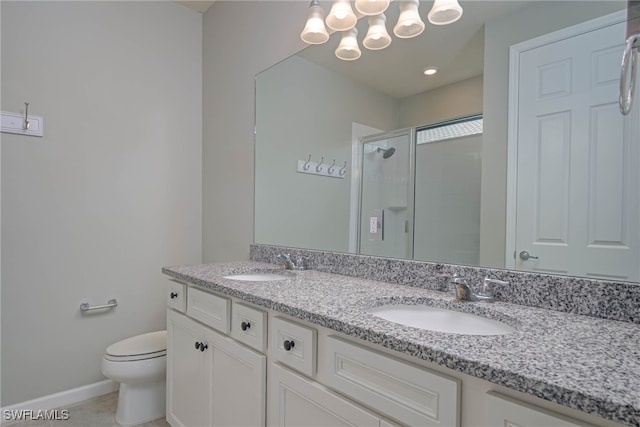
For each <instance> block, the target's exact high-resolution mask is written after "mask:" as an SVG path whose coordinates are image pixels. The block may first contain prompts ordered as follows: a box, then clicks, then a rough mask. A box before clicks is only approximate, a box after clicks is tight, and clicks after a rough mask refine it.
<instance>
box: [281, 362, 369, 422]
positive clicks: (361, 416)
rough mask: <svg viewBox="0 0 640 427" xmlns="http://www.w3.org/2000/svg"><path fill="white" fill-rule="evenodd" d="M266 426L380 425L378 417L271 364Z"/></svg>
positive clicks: (314, 383) (325, 389) (316, 384)
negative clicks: (267, 423) (267, 422)
mask: <svg viewBox="0 0 640 427" xmlns="http://www.w3.org/2000/svg"><path fill="white" fill-rule="evenodd" d="M269 373H270V375H269V382H270V387H269V392H270V398H269V399H270V400H269V405H270V406H269V425H270V426H291V427H293V426H295V427H301V426H376V427H379V426H380V418H379V417H378V416H376V415H374V414H372V413H370V412H368V411H366V410H365V409H363V408H361V407H359V406H357V405H355V404H354V403H352V402H349V401H348V400H346V399H344V398H342V397H340V396H339V395H337V394H335V393H333V392H332V391H330V390H329V389H327V388H325V387H323V386H322V385H320V384H318V383H316V382H314V381H311V380H308V379H306V378H304V377H301V376H299V375H297V374H294V373H293V372H292V371H290V370H288V369H287V368H284V367H282V366H280V365H279V364H277V363H272V364H271V368H270V372H269Z"/></svg>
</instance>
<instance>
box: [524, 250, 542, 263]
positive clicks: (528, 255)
mask: <svg viewBox="0 0 640 427" xmlns="http://www.w3.org/2000/svg"><path fill="white" fill-rule="evenodd" d="M529 258H531V259H538V257H537V256H533V255H531V254H530V253H529V252H527V251H522V252H520V259H521V260H523V261H526V260H528V259H529Z"/></svg>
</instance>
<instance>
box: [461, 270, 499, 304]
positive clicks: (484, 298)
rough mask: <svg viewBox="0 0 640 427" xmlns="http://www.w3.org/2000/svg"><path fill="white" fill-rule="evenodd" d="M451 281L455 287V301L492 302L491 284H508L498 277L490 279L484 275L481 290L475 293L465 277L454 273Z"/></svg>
mask: <svg viewBox="0 0 640 427" xmlns="http://www.w3.org/2000/svg"><path fill="white" fill-rule="evenodd" d="M451 283H453V285H454V286H455V289H456V301H481V302H494V301H495V299H494V295H493V285H508V284H509V282H506V281H504V280H498V279H491V278H490V277H489V276H487V277H485V278H484V280H483V281H482V290H481V291H480V292H478V293H475V292H474V291H473V289H471V286H469V283H468V282H467V279H465V278H463V277H460V276H458V275H454V276H453V277H452V278H451Z"/></svg>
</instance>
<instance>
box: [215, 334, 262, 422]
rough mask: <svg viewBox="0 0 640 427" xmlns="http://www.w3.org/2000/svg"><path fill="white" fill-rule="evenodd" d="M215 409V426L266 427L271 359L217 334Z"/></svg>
mask: <svg viewBox="0 0 640 427" xmlns="http://www.w3.org/2000/svg"><path fill="white" fill-rule="evenodd" d="M207 341H208V342H209V343H210V347H211V352H212V355H211V357H212V362H211V363H212V367H211V369H212V373H213V374H212V378H213V379H212V383H211V395H212V399H211V404H210V405H211V407H212V408H213V410H212V414H211V416H212V423H211V425H213V426H253V427H259V426H264V425H265V417H266V403H265V401H266V399H265V396H266V378H267V372H266V369H267V361H266V359H267V357H266V356H265V355H263V354H260V353H257V352H255V351H253V350H251V349H249V348H247V347H245V346H244V345H242V344H239V343H237V342H235V341H234V340H232V339H231V338H227V337H225V336H223V335H220V334H218V333H216V332H213V331H207Z"/></svg>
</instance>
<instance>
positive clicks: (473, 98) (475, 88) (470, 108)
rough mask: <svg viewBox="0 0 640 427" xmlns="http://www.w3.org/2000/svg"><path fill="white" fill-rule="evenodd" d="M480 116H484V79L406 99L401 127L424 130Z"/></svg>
mask: <svg viewBox="0 0 640 427" xmlns="http://www.w3.org/2000/svg"><path fill="white" fill-rule="evenodd" d="M479 113H482V76H476V77H472V78H470V79H466V80H462V81H460V82H457V83H452V84H449V85H446V86H442V87H439V88H437V89H433V90H430V91H427V92H423V93H420V94H418V95H414V96H411V97H409V98H405V99H403V100H402V101H401V102H400V127H410V126H422V125H427V124H431V123H436V122H441V121H443V120H450V119H455V118H458V117H462V116H469V115H471V114H479Z"/></svg>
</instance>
